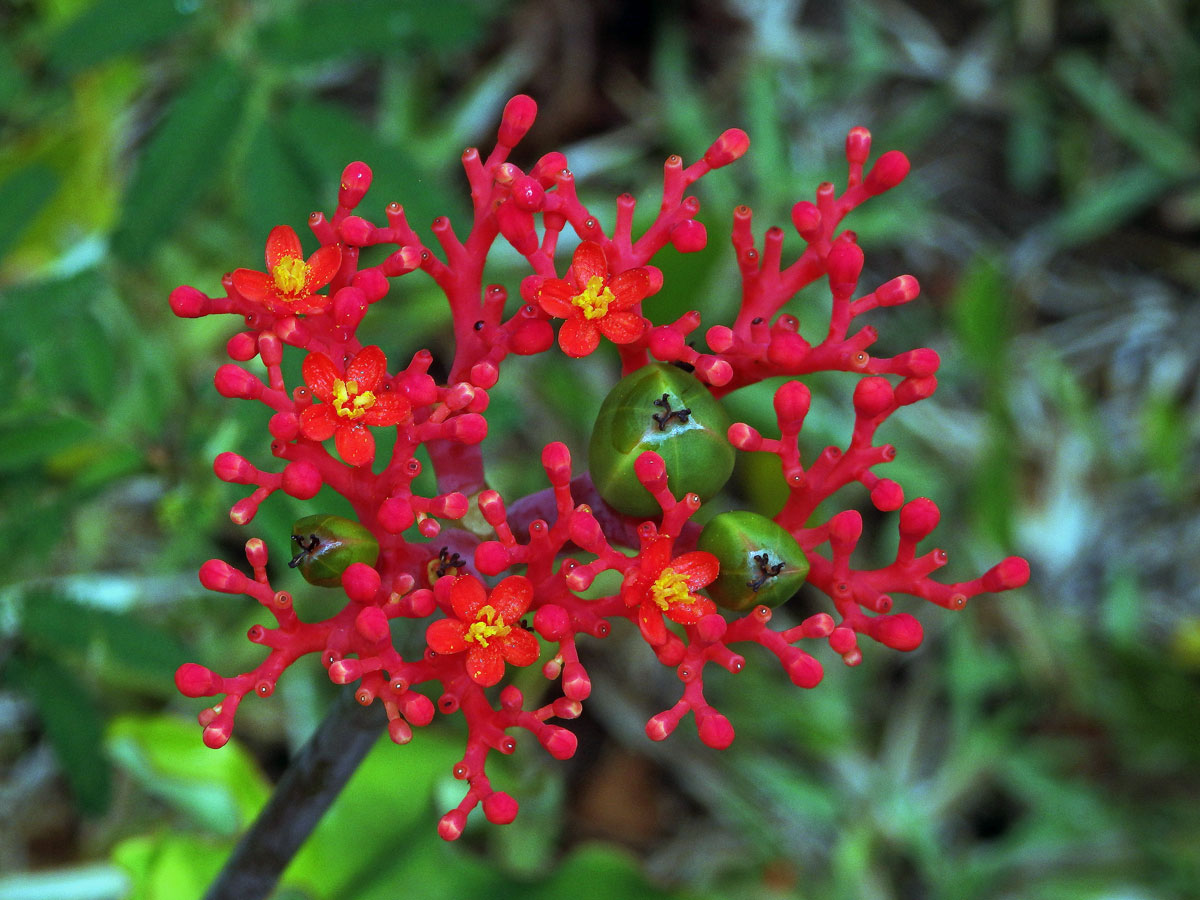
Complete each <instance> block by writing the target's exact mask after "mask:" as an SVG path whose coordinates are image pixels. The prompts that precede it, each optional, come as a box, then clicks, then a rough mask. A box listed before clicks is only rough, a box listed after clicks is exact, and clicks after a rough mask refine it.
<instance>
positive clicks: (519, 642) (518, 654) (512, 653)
mask: <svg viewBox="0 0 1200 900" xmlns="http://www.w3.org/2000/svg"><path fill="white" fill-rule="evenodd" d="M500 651H501V652H502V653H503V654H504V658H505V659H506V660H508V661H509V662H510V663H512V664H513V665H514V666H531V665H533V664H534V663H535V662H537V658H538V657H539V656H541V655H542V647H541V645H540V644H539V643H538V641H537V638H535V637H534V636H533V635H532V634H531V633H529V632H528V631H526V630H525V629H524V628H514V629H513V630H512V631H510V632H509V633H508V634H506V635H505V636H504V637H503V638H502V639H501V641H500Z"/></svg>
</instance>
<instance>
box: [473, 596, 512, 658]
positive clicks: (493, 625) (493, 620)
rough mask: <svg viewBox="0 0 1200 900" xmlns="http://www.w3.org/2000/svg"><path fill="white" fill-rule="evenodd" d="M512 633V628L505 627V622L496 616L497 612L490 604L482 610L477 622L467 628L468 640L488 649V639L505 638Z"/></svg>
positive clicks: (477, 616) (509, 626)
mask: <svg viewBox="0 0 1200 900" xmlns="http://www.w3.org/2000/svg"><path fill="white" fill-rule="evenodd" d="M510 631H512V626H511V625H505V624H504V620H503V619H502V618H500V617H499V616H498V615H496V610H495V609H493V608H492V605H491V604H490V603H489V604H488V605H487V606H484V607H481V608H480V610H479V613H478V614H477V615H476V621H475V622H473V623H472V624H471V625H470V626H468V627H467V640H468V641H477V642H478V643H479V646H480V647H486V646H487V645H488V638H494V637H504V636H505V635H506V634H508V633H509V632H510Z"/></svg>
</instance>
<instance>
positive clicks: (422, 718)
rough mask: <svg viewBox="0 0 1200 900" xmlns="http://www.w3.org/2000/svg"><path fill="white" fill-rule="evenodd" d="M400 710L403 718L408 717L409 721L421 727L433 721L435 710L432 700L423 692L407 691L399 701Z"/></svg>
mask: <svg viewBox="0 0 1200 900" xmlns="http://www.w3.org/2000/svg"><path fill="white" fill-rule="evenodd" d="M400 712H402V713H404V718H406V719H408V721H409V722H411V723H412V724H414V725H416V726H417V727H418V728H423V727H424V726H426V725H428V724H429V723H430V722H432V721H433V714H434V712H435V710H434V707H433V701H432V700H430V699H429V698H428V697H426V696H425V695H424V694H418V693H417V692H416V691H409V692H408V693H407V694H405V695H404V699H403V700H401V701H400Z"/></svg>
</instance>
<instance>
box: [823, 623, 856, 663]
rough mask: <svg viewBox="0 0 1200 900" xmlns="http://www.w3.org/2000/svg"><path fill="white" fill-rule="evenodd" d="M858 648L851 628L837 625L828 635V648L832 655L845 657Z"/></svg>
mask: <svg viewBox="0 0 1200 900" xmlns="http://www.w3.org/2000/svg"><path fill="white" fill-rule="evenodd" d="M857 646H858V637H857V636H856V635H855V634H854V629H853V628H847V627H845V626H844V625H839V626H838V627H837V628H835V629H833V633H832V634H830V635H829V647H830V649H831V650H833V652H834V653H836V654H838V655H839V656H845V655H846V654H847V653H850V652H852V651H853V650H854V648H855V647H857Z"/></svg>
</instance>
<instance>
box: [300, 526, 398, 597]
mask: <svg viewBox="0 0 1200 900" xmlns="http://www.w3.org/2000/svg"><path fill="white" fill-rule="evenodd" d="M292 541H293V542H294V543H295V544H296V550H297V553H296V555H295V556H294V557H293V558H292V561H291V562H289V563H288V565H289V566H291V567H292V568H293V569H296V568H298V569H299V570H300V574H301V575H303V576H304V580H305V581H307V582H308V583H309V584H316V585H319V586H321V587H340V586H341V583H342V573H343V572H345V571H346V569H348V568H349V567H350V566H351V565H352V564H354V563H365V564H366V565H368V566H373V565H375V561H376V560H377V559H379V541H377V540H376V539H375V535H373V534H371V532H370V531H369V530H368V529H367V528H366V527H365V526H363V525H361V524H360V523H358V522H352V521H351V520H350V519H343V518H342V517H341V516H333V515H328V514H321V515H315V516H305V517H304V518H303V519H300V520H298V521H297V522H296V524H294V525H293V526H292Z"/></svg>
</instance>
